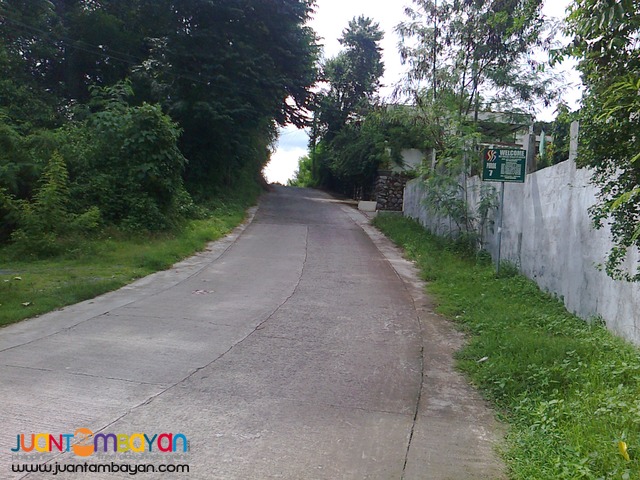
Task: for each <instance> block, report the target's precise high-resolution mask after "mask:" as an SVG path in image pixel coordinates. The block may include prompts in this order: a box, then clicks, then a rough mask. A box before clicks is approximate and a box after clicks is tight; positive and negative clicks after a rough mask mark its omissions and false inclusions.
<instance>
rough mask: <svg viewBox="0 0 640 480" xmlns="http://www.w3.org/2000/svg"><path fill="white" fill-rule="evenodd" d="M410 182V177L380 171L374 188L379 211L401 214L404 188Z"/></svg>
mask: <svg viewBox="0 0 640 480" xmlns="http://www.w3.org/2000/svg"><path fill="white" fill-rule="evenodd" d="M408 180H409V177H407V176H406V175H404V174H401V173H393V172H390V171H387V170H384V171H380V172H379V173H378V178H376V181H375V184H374V187H373V197H374V198H375V199H376V202H377V209H378V210H386V211H392V212H401V211H402V205H403V199H404V187H405V185H406V184H407V181H408Z"/></svg>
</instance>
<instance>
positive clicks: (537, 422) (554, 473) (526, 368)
mask: <svg viewBox="0 0 640 480" xmlns="http://www.w3.org/2000/svg"><path fill="white" fill-rule="evenodd" d="M375 225H376V226H377V227H378V228H380V229H381V230H382V231H383V232H384V233H385V234H386V235H388V236H389V237H390V238H391V239H392V240H393V241H394V242H396V243H397V244H398V245H400V246H401V247H403V248H404V249H405V251H406V254H407V256H408V257H409V258H411V259H413V260H415V261H416V262H417V264H418V266H419V267H420V270H421V272H422V275H423V277H424V279H425V280H427V281H428V284H427V285H428V286H427V288H428V291H429V292H430V294H432V295H433V296H434V297H435V299H436V301H437V303H438V309H439V312H440V313H442V314H444V315H446V316H448V317H450V318H451V319H452V320H454V321H455V322H456V324H457V325H458V326H459V328H461V329H463V330H464V331H465V332H467V333H468V334H469V342H468V344H467V346H466V347H465V348H464V349H463V350H461V351H460V352H458V354H457V362H458V366H459V368H460V369H461V370H463V371H464V372H465V373H466V374H468V376H469V378H470V379H471V381H472V382H473V383H474V384H475V385H476V386H478V387H479V388H480V390H481V391H482V392H483V393H484V395H485V396H486V397H487V398H488V399H489V400H491V401H492V402H493V404H494V405H495V406H496V411H497V412H499V414H500V416H501V417H502V418H503V419H504V420H505V421H506V422H507V423H508V424H509V425H510V428H509V432H508V434H507V437H506V441H505V443H504V445H503V448H502V453H503V456H504V458H505V460H506V462H507V465H508V468H509V471H510V476H511V478H514V479H522V480H525V479H526V480H533V479H541V480H550V479H554V480H555V479H594V480H595V479H638V478H640V350H639V349H638V348H637V347H635V346H633V345H631V344H630V343H628V342H626V341H624V340H622V339H620V338H618V337H616V336H615V335H613V334H611V333H610V332H609V331H607V330H606V328H604V327H603V326H602V324H601V322H592V323H591V324H590V323H587V322H585V321H583V320H581V319H579V318H577V317H576V316H574V315H572V314H570V313H568V312H567V311H566V309H565V308H564V306H563V305H562V303H561V302H560V301H559V300H558V299H556V298H554V297H552V296H551V295H549V294H547V293H544V292H542V291H540V289H539V288H538V287H537V285H536V284H535V283H534V282H532V281H530V280H528V279H526V278H525V277H523V276H520V275H517V274H511V275H501V276H500V278H496V275H495V271H494V268H493V267H492V266H491V265H490V264H489V263H488V262H487V261H486V259H483V260H482V261H479V260H478V259H477V258H475V257H473V256H470V255H461V254H460V253H458V252H456V249H455V248H452V247H451V246H450V245H448V244H447V243H446V242H444V241H443V240H442V239H439V238H436V237H434V236H433V235H431V234H429V233H428V232H427V231H426V230H424V229H423V228H422V227H421V226H420V225H419V224H417V223H416V222H414V221H412V220H409V219H406V218H403V217H399V216H380V217H378V218H377V219H376V220H375ZM485 358H486V360H485ZM620 441H624V442H625V443H626V444H627V446H628V454H629V456H630V460H626V459H625V458H623V455H622V454H621V451H620V449H619V442H620Z"/></svg>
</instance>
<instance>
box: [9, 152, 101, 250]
mask: <svg viewBox="0 0 640 480" xmlns="http://www.w3.org/2000/svg"><path fill="white" fill-rule="evenodd" d="M41 182H42V183H41V185H40V187H39V188H38V190H37V191H36V194H35V196H34V198H33V201H31V202H29V201H26V200H22V201H15V200H13V199H11V198H9V197H6V196H5V198H4V199H3V200H4V201H3V203H4V205H5V209H6V210H7V211H9V212H11V213H12V214H13V215H14V216H15V218H16V223H17V226H18V228H17V229H16V230H15V231H14V232H13V233H12V234H11V240H12V242H13V246H12V247H13V248H12V251H13V252H14V254H17V255H22V256H25V255H26V256H28V255H35V256H48V255H53V254H56V253H59V251H60V249H61V248H62V243H61V242H59V239H60V238H61V237H69V236H70V235H72V234H77V233H88V232H89V231H91V230H93V229H95V228H97V226H98V225H99V223H100V210H99V209H98V208H97V207H92V208H91V209H89V210H88V211H86V212H84V213H83V214H80V215H76V214H73V213H71V212H70V210H69V207H70V202H71V197H70V190H69V176H68V172H67V166H66V163H65V161H64V159H63V158H62V156H61V155H60V154H59V153H58V152H54V153H53V155H52V156H51V159H50V160H49V162H48V163H47V166H46V167H45V170H44V173H43V176H42V181H41Z"/></svg>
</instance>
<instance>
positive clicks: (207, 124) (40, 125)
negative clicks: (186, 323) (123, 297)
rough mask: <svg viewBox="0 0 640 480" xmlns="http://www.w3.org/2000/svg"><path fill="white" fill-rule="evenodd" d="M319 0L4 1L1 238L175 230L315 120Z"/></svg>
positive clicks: (35, 250) (41, 248)
mask: <svg viewBox="0 0 640 480" xmlns="http://www.w3.org/2000/svg"><path fill="white" fill-rule="evenodd" d="M312 8H313V2H312V1H311V0H305V1H297V0H281V1H278V2H277V5H275V4H274V2H272V1H270V0H269V1H267V0H260V1H255V0H251V1H249V0H225V1H224V2H221V1H211V2H202V1H200V0H184V1H181V2H178V3H176V2H171V1H168V0H157V1H153V2H149V1H147V0H126V1H125V0H101V1H93V0H74V1H56V0H53V1H50V0H33V1H29V2H24V1H21V0H2V1H0V69H1V70H2V72H3V76H2V79H0V225H1V226H0V243H11V244H12V248H13V249H20V250H21V251H22V253H23V254H24V255H28V256H34V257H43V256H47V255H55V254H57V253H59V252H62V251H64V250H65V248H66V247H67V245H66V244H67V243H68V240H69V239H70V237H78V238H79V237H81V236H83V235H84V236H85V237H86V238H87V239H91V238H96V237H95V236H96V235H98V234H99V233H100V232H101V231H104V230H105V229H113V228H116V229H118V230H120V231H123V232H135V233H142V232H160V231H171V230H175V229H176V228H179V227H180V226H181V225H184V223H185V222H186V221H187V220H189V219H197V218H199V217H201V216H202V214H203V211H202V209H201V208H200V207H199V206H198V205H197V204H201V203H203V202H206V201H208V200H210V199H213V198H215V197H216V196H219V195H220V192H224V191H228V190H229V189H233V188H235V187H237V186H238V185H240V184H242V183H244V182H246V181H247V180H248V181H251V182H254V183H256V182H258V181H259V177H260V175H261V170H262V168H263V167H264V165H265V164H266V163H267V162H268V160H269V148H270V146H271V144H272V143H273V142H274V140H275V138H276V131H277V125H285V124H289V123H293V124H295V125H298V126H303V125H305V124H306V123H307V120H308V119H307V118H306V116H305V114H304V108H306V107H308V106H309V102H310V101H311V98H312V94H311V90H310V89H311V87H312V85H313V84H314V83H315V82H316V78H317V69H316V61H317V56H318V49H319V47H318V45H317V44H316V36H315V33H314V32H313V31H312V30H311V29H310V28H309V27H307V26H305V23H306V21H307V20H308V19H309V17H310V15H311V13H312Z"/></svg>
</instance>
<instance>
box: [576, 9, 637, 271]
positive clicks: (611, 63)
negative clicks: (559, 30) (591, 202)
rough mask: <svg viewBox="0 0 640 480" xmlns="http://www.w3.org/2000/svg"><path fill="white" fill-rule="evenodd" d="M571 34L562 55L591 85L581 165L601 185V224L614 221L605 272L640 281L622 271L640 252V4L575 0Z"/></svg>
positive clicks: (582, 116)
mask: <svg viewBox="0 0 640 480" xmlns="http://www.w3.org/2000/svg"><path fill="white" fill-rule="evenodd" d="M567 31H568V33H569V34H570V35H571V36H572V37H573V41H572V42H571V44H570V45H569V46H568V47H567V48H566V49H565V51H564V52H563V53H564V54H569V55H572V56H574V57H575V58H577V59H578V60H579V65H578V68H579V69H580V71H581V72H582V79H583V83H584V84H585V87H586V91H585V95H584V98H583V104H584V106H583V108H582V110H581V113H580V120H581V127H580V128H581V134H580V138H581V148H580V156H579V161H580V162H581V163H582V164H583V165H588V166H590V167H592V168H593V169H594V177H593V178H594V182H595V184H596V185H598V186H599V187H600V194H599V203H598V204H597V205H595V206H594V207H593V208H592V210H591V213H592V215H593V218H594V220H595V224H596V226H597V227H602V226H603V225H604V224H605V223H609V224H610V226H611V231H612V234H613V239H614V242H615V248H614V249H613V250H612V251H611V253H610V255H609V258H608V261H607V265H606V270H607V272H608V273H609V274H610V275H611V276H613V277H614V278H622V279H626V280H634V281H640V271H638V272H629V271H628V270H625V269H624V268H623V263H624V261H625V259H626V254H627V252H628V251H629V249H630V248H631V247H633V246H635V247H640V201H639V199H640V135H638V132H640V115H639V114H638V112H640V97H639V96H638V92H639V91H640V2H639V1H638V0H598V1H596V0H576V1H575V2H574V4H573V5H572V7H571V10H570V15H569V17H568V19H567Z"/></svg>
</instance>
